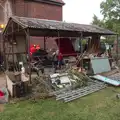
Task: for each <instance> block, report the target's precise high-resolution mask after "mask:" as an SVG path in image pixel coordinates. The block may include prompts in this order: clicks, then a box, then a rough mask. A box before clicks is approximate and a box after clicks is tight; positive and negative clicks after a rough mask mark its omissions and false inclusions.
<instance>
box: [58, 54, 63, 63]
mask: <svg viewBox="0 0 120 120" xmlns="http://www.w3.org/2000/svg"><path fill="white" fill-rule="evenodd" d="M62 59H63V55H62V53H59V54H58V60H59V61H60V60H62Z"/></svg>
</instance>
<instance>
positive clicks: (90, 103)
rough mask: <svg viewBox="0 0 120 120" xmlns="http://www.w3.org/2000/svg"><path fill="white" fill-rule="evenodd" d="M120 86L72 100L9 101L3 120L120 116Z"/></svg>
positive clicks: (108, 119)
mask: <svg viewBox="0 0 120 120" xmlns="http://www.w3.org/2000/svg"><path fill="white" fill-rule="evenodd" d="M116 91H117V92H118V93H119V92H120V88H113V87H108V88H106V89H103V90H101V91H99V92H96V93H93V94H91V95H89V96H86V97H83V98H80V99H78V100H75V101H73V102H70V103H63V102H60V101H55V100H54V99H47V100H39V101H38V102H36V103H34V102H32V101H30V100H29V101H22V102H19V103H16V104H7V105H6V106H5V110H4V112H2V113H0V120H120V100H118V99H116V94H117V93H116Z"/></svg>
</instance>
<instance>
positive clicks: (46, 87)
mask: <svg viewBox="0 0 120 120" xmlns="http://www.w3.org/2000/svg"><path fill="white" fill-rule="evenodd" d="M52 91H53V90H52V87H51V84H50V81H49V77H48V76H45V75H41V76H39V77H36V78H35V79H33V80H32V98H35V99H36V98H46V97H49V96H50V94H49V93H50V92H52Z"/></svg>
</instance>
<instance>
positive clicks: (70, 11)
mask: <svg viewBox="0 0 120 120" xmlns="http://www.w3.org/2000/svg"><path fill="white" fill-rule="evenodd" d="M63 1H64V2H65V3H66V4H65V6H64V7H63V20H64V21H66V22H74V23H81V24H90V23H91V22H92V17H93V15H94V14H95V15H97V16H98V17H99V18H100V19H102V15H101V14H100V3H101V2H102V1H103V0H63Z"/></svg>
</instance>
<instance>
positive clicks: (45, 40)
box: [44, 37, 46, 50]
mask: <svg viewBox="0 0 120 120" xmlns="http://www.w3.org/2000/svg"><path fill="white" fill-rule="evenodd" d="M44 50H46V37H44Z"/></svg>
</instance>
